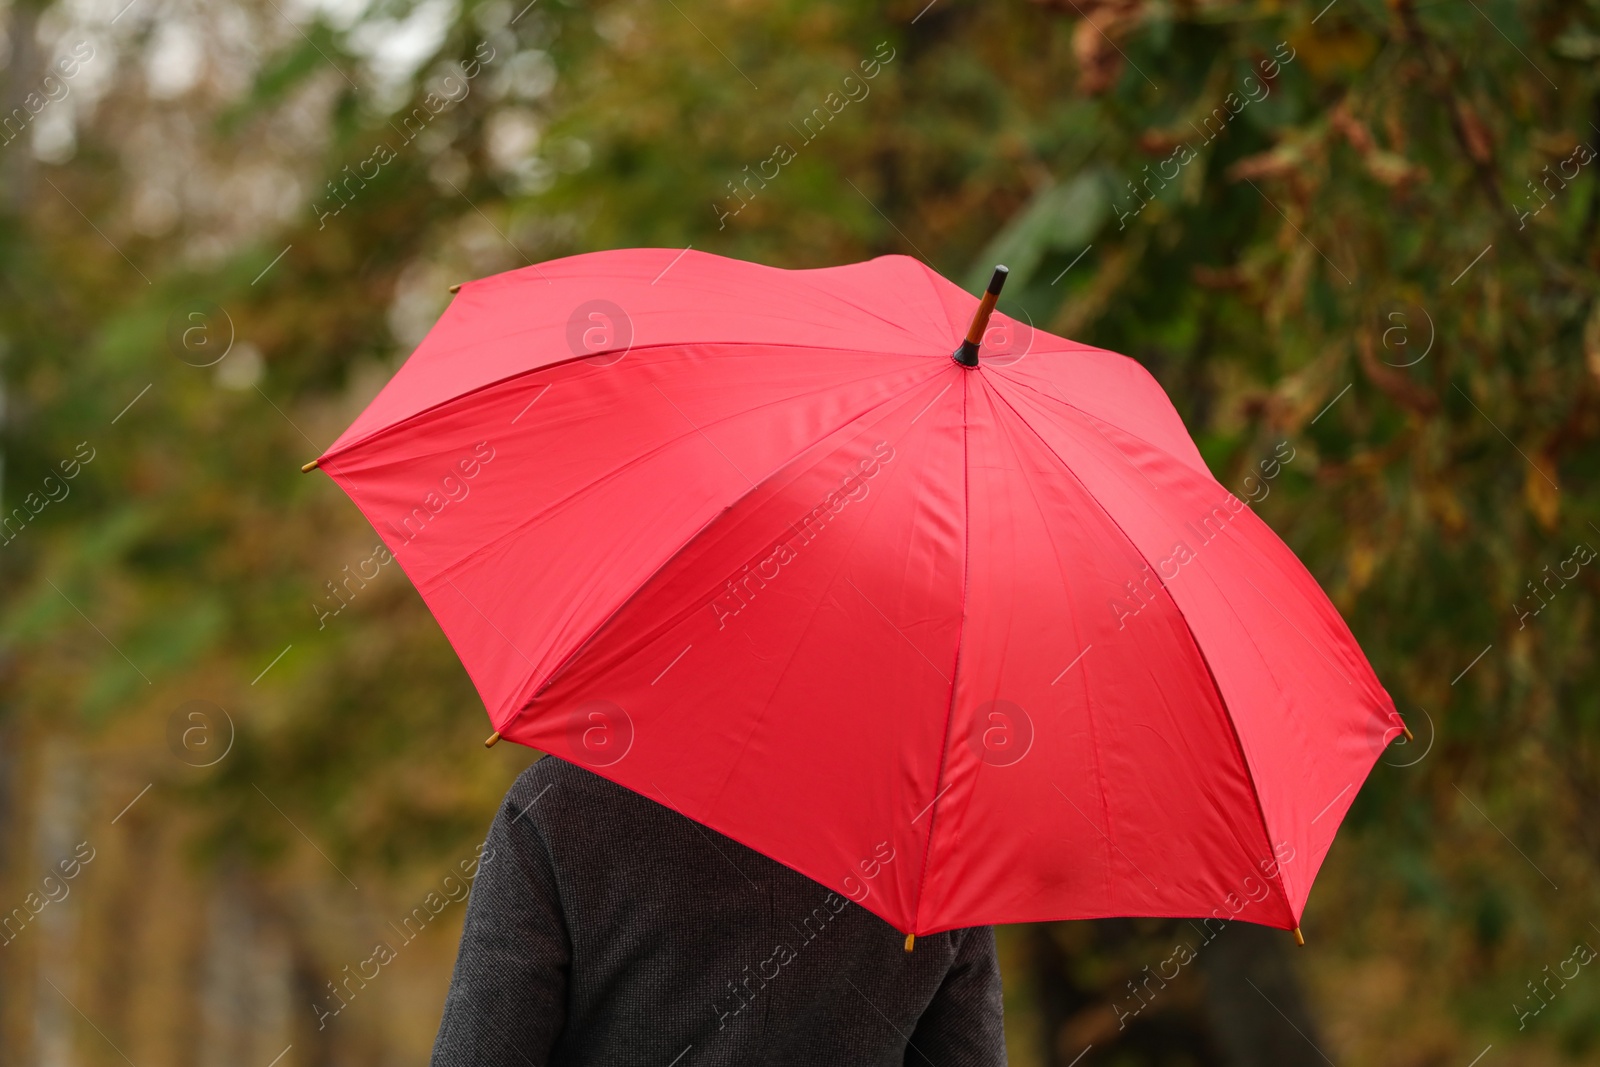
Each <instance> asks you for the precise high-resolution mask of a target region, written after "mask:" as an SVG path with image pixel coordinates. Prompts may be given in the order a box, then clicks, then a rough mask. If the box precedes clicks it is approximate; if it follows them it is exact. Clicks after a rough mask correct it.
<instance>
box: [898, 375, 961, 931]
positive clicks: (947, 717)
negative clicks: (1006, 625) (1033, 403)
mask: <svg viewBox="0 0 1600 1067" xmlns="http://www.w3.org/2000/svg"><path fill="white" fill-rule="evenodd" d="M971 393H972V390H971V388H970V383H969V381H968V378H967V376H966V375H965V374H963V375H962V376H961V542H962V544H961V620H960V624H959V629H957V631H956V658H955V665H954V666H953V667H951V669H950V702H949V703H948V704H946V705H945V712H944V740H943V741H942V742H941V743H940V745H939V773H938V775H937V776H936V777H935V778H934V781H933V804H932V805H931V806H930V810H929V811H928V846H927V848H925V849H923V852H922V873H921V874H919V875H918V876H917V903H916V907H915V908H913V909H912V912H911V929H910V930H909V931H907V933H912V934H915V933H916V932H917V927H918V926H919V925H920V924H921V920H922V901H923V890H924V888H925V887H926V885H927V882H928V867H929V866H930V865H931V864H932V862H933V835H934V830H935V829H936V828H937V826H938V824H939V798H940V797H941V796H942V795H943V793H942V790H943V789H944V773H945V770H946V768H947V766H948V764H949V759H950V724H951V723H952V722H953V721H954V719H955V711H956V685H957V683H959V682H960V680H961V647H962V644H963V643H964V642H965V640H966V635H967V596H968V594H969V592H970V591H971V584H970V583H971V580H972V473H971V470H970V467H971V457H970V455H969V453H968V450H967V446H968V441H967V438H968V431H967V405H968V403H969V401H970V398H971Z"/></svg>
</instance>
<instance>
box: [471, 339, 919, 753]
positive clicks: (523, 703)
mask: <svg viewBox="0 0 1600 1067" xmlns="http://www.w3.org/2000/svg"><path fill="white" fill-rule="evenodd" d="M945 369H946V368H945V367H943V366H937V365H936V366H935V369H934V370H933V372H932V373H930V374H929V375H928V376H927V377H926V378H921V379H919V380H917V381H915V382H913V383H911V384H910V385H908V386H907V387H906V388H905V389H903V390H900V391H899V392H896V393H893V394H891V395H889V396H886V397H884V398H883V399H881V400H879V401H877V402H876V403H874V404H871V405H869V406H868V407H866V408H863V409H862V410H860V411H858V412H856V413H855V414H853V415H851V416H849V417H848V418H846V419H844V420H843V421H842V422H840V423H839V424H838V425H837V426H835V427H833V428H832V429H830V430H828V431H827V432H826V433H824V434H823V435H822V436H821V437H819V438H817V439H816V440H814V441H811V442H809V443H808V444H807V445H806V446H805V447H804V448H801V449H799V450H798V451H797V452H796V453H795V455H794V456H791V457H790V458H789V459H788V460H786V461H784V462H783V463H780V464H779V465H778V466H777V467H775V468H773V469H772V470H770V471H768V472H767V473H766V474H765V475H763V476H762V478H761V480H760V481H758V482H753V483H751V485H750V486H749V487H748V488H746V489H745V490H744V491H743V492H741V493H739V494H738V495H737V496H735V497H734V498H733V499H732V500H731V501H729V502H728V503H727V504H726V505H725V506H723V507H722V508H720V509H719V510H718V511H717V513H716V514H715V515H713V516H711V518H709V519H707V520H706V521H705V522H704V523H703V524H702V525H701V526H700V527H699V528H698V529H697V530H695V531H694V532H693V533H691V534H690V535H689V536H688V537H687V538H685V539H684V541H683V543H682V544H680V545H679V546H678V547H677V548H675V549H673V551H672V552H670V553H668V554H667V556H666V557H665V558H664V559H662V561H661V563H660V564H659V565H657V566H656V567H655V569H653V570H652V571H651V572H650V573H649V574H648V575H647V576H645V578H644V580H643V581H641V582H640V583H639V584H638V585H637V586H636V587H635V589H634V591H633V592H632V593H631V594H630V595H628V596H627V597H624V598H623V600H622V602H621V603H620V604H618V605H617V606H616V607H615V608H614V609H612V611H611V612H609V613H608V614H607V615H606V617H605V618H604V619H602V620H601V621H600V622H599V623H598V624H597V625H596V626H595V628H594V629H593V630H591V631H590V632H589V634H588V636H586V637H585V638H584V639H583V640H582V641H581V642H579V643H578V644H577V645H576V646H575V647H574V648H573V650H572V651H571V652H570V653H568V654H567V655H566V656H565V657H564V658H563V659H562V660H561V662H560V663H558V664H557V665H556V666H555V668H554V669H553V670H552V671H551V672H550V674H549V675H548V676H547V677H546V678H545V680H544V683H543V684H542V685H540V686H539V687H538V689H537V690H535V691H534V692H533V693H530V694H529V695H528V696H526V697H524V698H521V699H519V700H518V701H517V708H516V710H515V711H514V712H512V714H511V716H510V717H509V718H508V719H507V720H506V722H505V724H504V726H502V727H501V729H502V730H504V729H505V726H509V725H510V724H511V723H512V722H514V721H515V720H516V718H517V717H518V716H519V715H521V714H522V712H524V711H526V710H527V707H528V705H529V704H531V703H532V702H533V701H534V700H535V699H537V698H538V696H539V694H540V693H543V692H544V691H545V690H546V689H549V688H550V687H551V686H552V685H554V684H555V683H556V682H557V681H558V680H559V679H560V677H561V675H562V674H563V673H564V672H565V671H566V670H567V669H568V668H569V667H571V666H572V664H573V663H575V662H577V660H578V658H579V657H580V656H582V655H583V653H584V652H585V651H587V650H588V648H589V646H590V645H591V644H593V643H594V641H595V639H596V638H597V637H599V635H600V633H601V632H602V631H603V630H605V629H606V627H607V626H609V625H610V624H611V622H612V620H614V619H616V618H617V617H618V616H619V615H621V614H622V612H623V611H625V610H626V609H627V607H628V605H629V604H631V603H633V601H634V600H635V599H636V598H637V597H638V596H639V594H640V593H641V592H643V590H644V589H645V588H646V587H647V586H648V585H649V584H650V583H651V582H653V581H655V579H656V577H657V576H658V575H660V574H661V572H662V571H664V570H666V569H667V568H668V567H669V566H671V565H672V563H673V561H674V560H676V559H677V558H678V557H679V556H681V555H683V553H684V552H685V551H687V550H688V548H689V546H690V545H692V544H694V543H695V542H696V541H697V540H699V538H700V536H701V535H702V534H704V533H705V532H706V531H707V530H709V529H710V528H711V527H712V526H713V525H714V524H715V523H716V522H717V520H719V519H721V518H722V517H723V516H724V515H726V514H727V513H728V512H729V511H731V510H733V509H734V508H736V507H738V506H739V505H740V504H741V503H743V502H744V501H745V500H746V499H747V498H749V497H750V495H751V494H753V493H755V492H758V491H759V490H760V489H761V487H762V486H764V485H766V484H767V483H768V482H770V481H771V480H772V479H773V478H774V477H775V476H776V475H777V474H778V473H779V472H781V471H783V470H785V469H787V468H788V467H789V466H790V465H791V464H792V463H793V462H794V461H795V460H796V459H798V458H799V457H800V456H802V455H804V454H805V453H807V452H809V451H810V450H811V449H813V448H815V447H816V446H817V445H818V444H820V443H821V442H823V441H825V440H827V439H828V438H829V437H831V436H833V435H834V434H836V433H838V432H839V431H841V430H843V429H845V428H846V427H848V426H850V425H852V424H854V423H856V422H859V421H860V420H861V419H863V418H865V417H866V416H867V415H870V414H872V413H873V412H874V411H877V410H879V409H881V408H883V407H884V406H885V405H888V404H892V403H894V402H896V401H898V400H902V399H904V398H905V396H906V395H907V394H908V393H911V392H913V391H914V390H916V389H917V388H918V387H920V386H923V385H926V384H927V383H928V382H929V381H932V380H933V379H935V378H936V377H938V375H939V374H941V373H943V372H944V371H945ZM532 681H533V677H532V676H530V677H529V679H528V681H527V682H524V683H523V689H524V690H526V688H527V686H528V684H529V683H531V682H532Z"/></svg>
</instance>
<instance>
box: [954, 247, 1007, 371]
mask: <svg viewBox="0 0 1600 1067" xmlns="http://www.w3.org/2000/svg"><path fill="white" fill-rule="evenodd" d="M1010 273H1011V271H1010V270H1009V269H1007V268H1006V267H1003V266H997V267H995V269H994V274H993V276H991V277H990V279H989V288H988V289H986V290H984V293H983V300H982V301H981V302H980V303H979V304H978V310H977V312H976V313H975V314H974V315H973V316H972V325H971V326H969V327H967V336H966V339H965V340H963V341H962V342H961V347H960V348H958V349H956V350H955V351H954V352H952V353H951V354H950V358H951V359H953V360H955V361H956V362H957V363H959V364H961V365H962V366H963V367H976V366H977V365H978V345H979V344H980V343H981V342H982V341H983V331H984V330H986V329H988V328H989V316H990V315H991V314H993V313H994V306H995V305H996V304H998V303H999V302H1000V289H1001V287H1002V286H1004V285H1005V284H1006V275H1008V274H1010Z"/></svg>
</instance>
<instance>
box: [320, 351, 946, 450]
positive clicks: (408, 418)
mask: <svg viewBox="0 0 1600 1067" xmlns="http://www.w3.org/2000/svg"><path fill="white" fill-rule="evenodd" d="M424 343H426V342H424ZM700 345H716V346H721V347H726V348H785V349H791V350H800V351H805V352H843V353H850V354H854V355H860V354H861V352H862V350H861V349H860V348H833V347H831V346H828V345H807V344H801V343H798V342H791V341H777V342H769V341H663V342H661V343H660V344H654V345H632V346H630V347H629V348H627V349H625V350H624V353H623V354H624V355H626V354H627V353H629V352H648V351H652V350H655V349H661V348H688V347H691V346H700ZM614 351H615V349H607V350H606V351H604V352H586V353H584V354H583V355H581V356H569V357H568V358H566V359H558V360H554V361H553V362H550V363H541V364H540V365H539V366H537V367H528V368H526V369H524V370H519V371H513V372H512V373H510V374H507V375H506V376H505V377H503V378H496V379H495V380H494V381H492V382H484V383H483V384H482V385H477V386H473V387H472V388H471V389H468V390H466V391H465V392H462V393H457V394H456V395H455V396H452V397H449V398H447V399H445V400H440V401H439V402H437V403H434V404H429V405H428V406H427V407H425V408H423V409H421V410H420V411H413V412H412V413H411V414H409V415H405V416H402V417H401V418H400V419H398V420H396V421H394V422H390V423H385V424H384V425H382V426H379V427H377V428H375V429H373V430H371V431H370V432H368V433H366V434H363V435H362V436H361V437H358V438H356V439H355V440H354V441H351V442H349V443H348V444H345V445H342V446H340V447H339V448H338V449H337V450H335V449H333V448H332V447H330V448H329V449H328V451H326V452H324V453H323V454H322V455H321V456H319V457H318V458H317V463H318V464H319V465H322V466H327V467H328V469H329V471H330V472H332V473H336V472H337V468H335V467H333V466H331V465H330V461H331V460H333V459H335V458H337V457H338V456H343V455H345V454H346V453H348V452H350V451H352V450H353V449H356V448H358V447H360V446H361V445H365V444H368V443H370V442H372V441H374V440H376V439H377V438H379V437H382V436H383V435H385V434H387V433H390V432H391V431H394V430H398V429H400V428H401V427H402V426H405V425H406V424H407V423H410V422H413V421H415V420H417V419H420V418H422V417H423V416H425V415H429V414H432V413H433V412H435V411H438V410H440V409H441V408H445V407H448V406H449V405H451V404H454V403H456V402H458V401H461V400H465V399H467V398H468V397H471V396H476V395H477V394H478V393H482V392H485V391H486V390H489V389H494V388H497V387H499V386H503V385H505V384H507V383H508V382H514V381H516V380H517V379H518V378H525V377H527V376H529V375H532V374H538V373H539V372H540V371H547V370H553V369H555V368H557V367H563V366H565V365H567V364H568V363H576V362H578V361H579V360H584V359H594V358H596V357H598V356H607V355H611V354H612V353H613V352H614ZM871 354H872V355H882V356H905V357H906V358H907V359H916V360H925V359H929V358H930V357H929V356H922V355H917V354H915V353H912V352H872V353H871ZM402 369H403V368H402ZM396 377H398V375H397V376H396ZM382 395H383V394H381V393H380V394H379V396H382Z"/></svg>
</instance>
